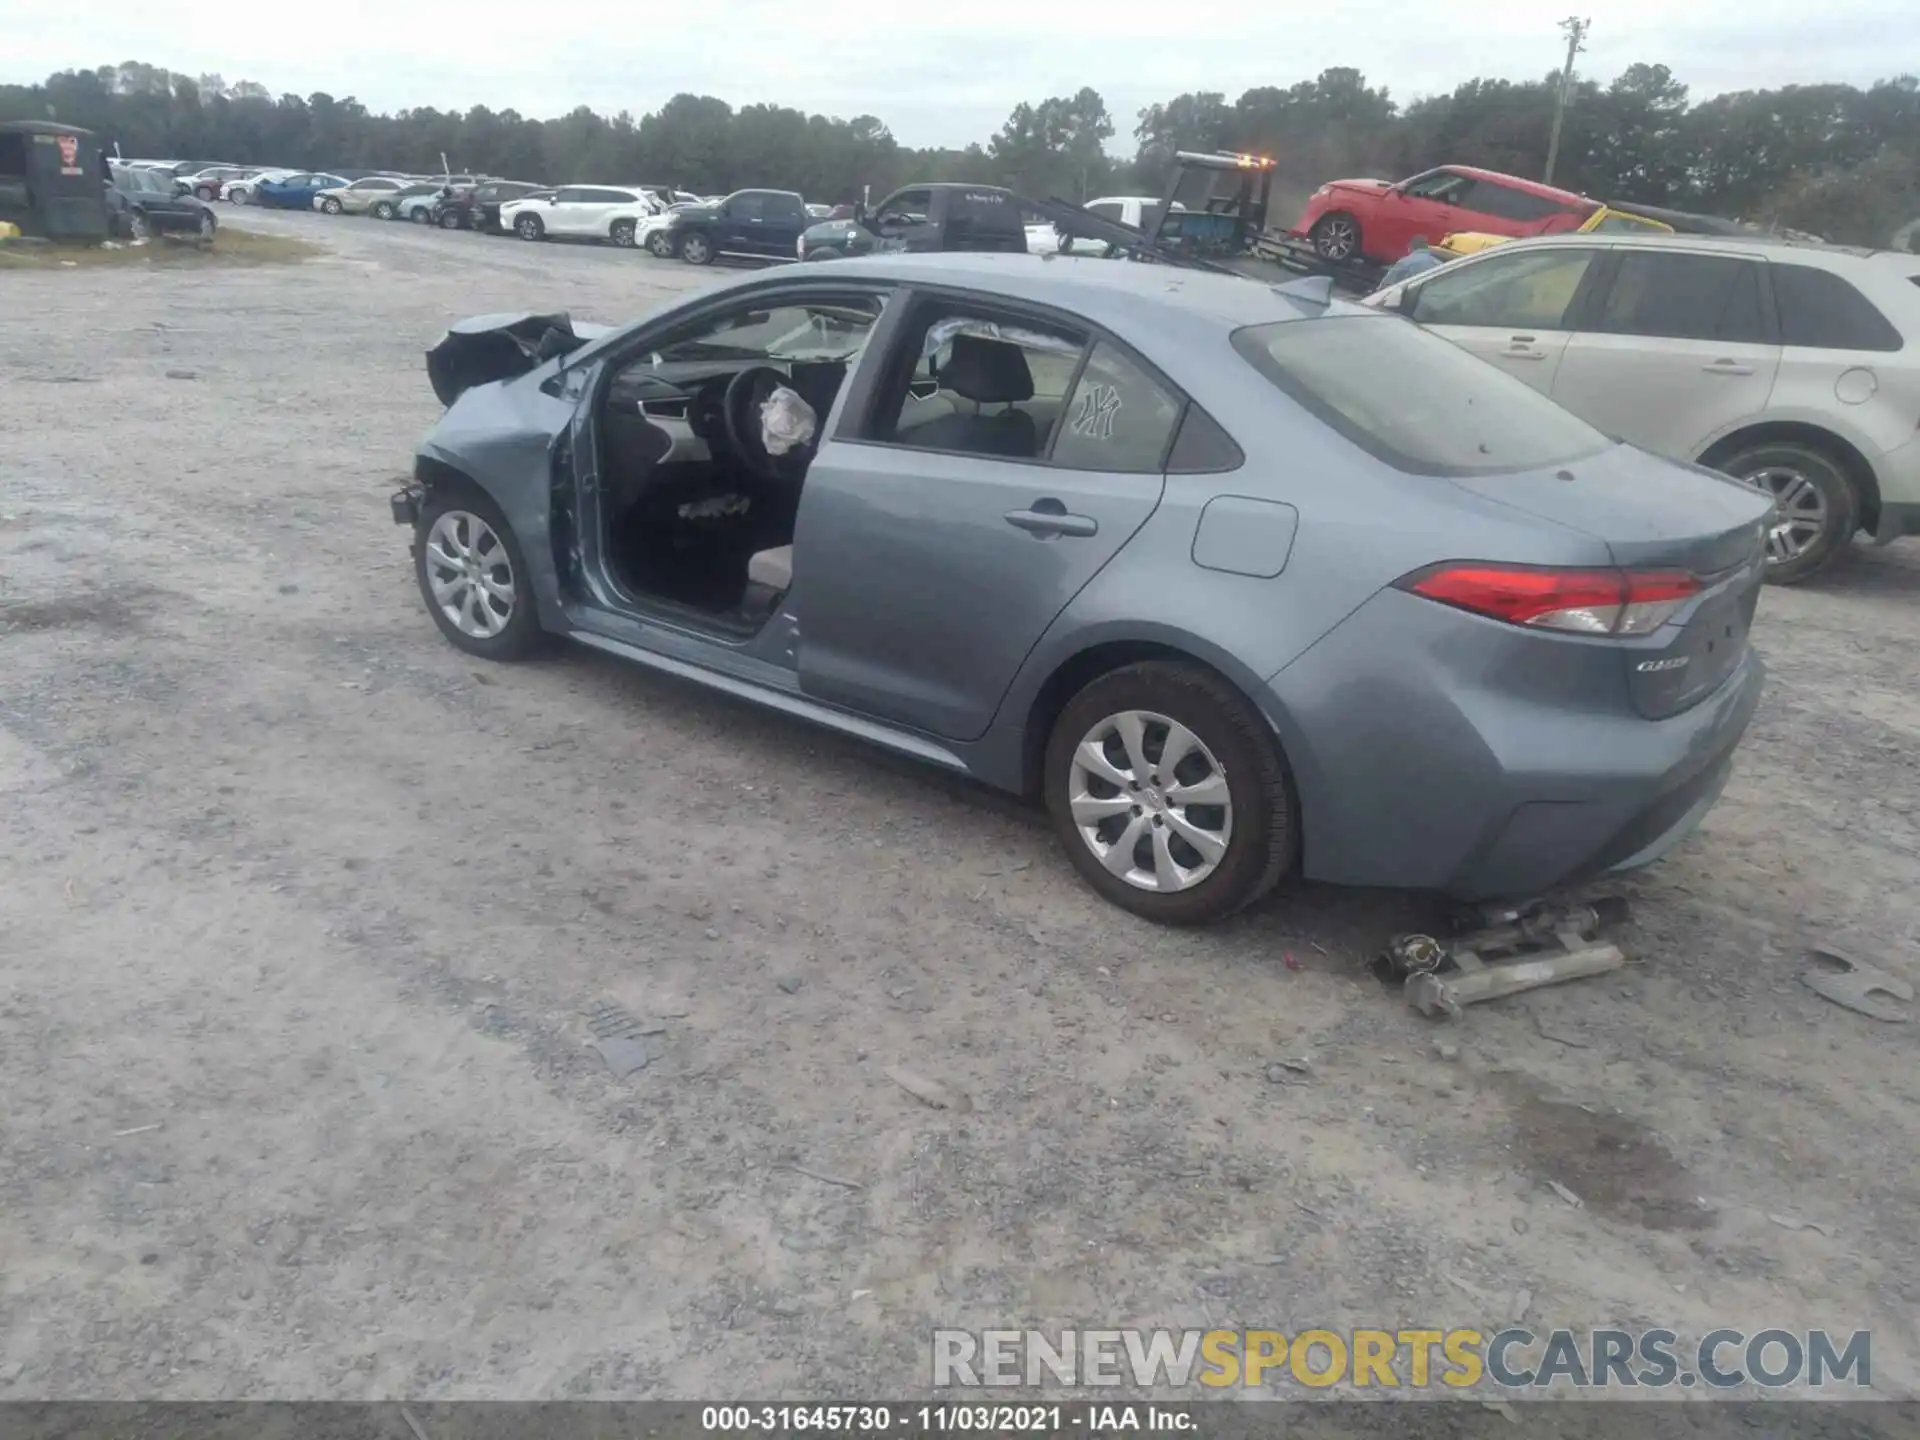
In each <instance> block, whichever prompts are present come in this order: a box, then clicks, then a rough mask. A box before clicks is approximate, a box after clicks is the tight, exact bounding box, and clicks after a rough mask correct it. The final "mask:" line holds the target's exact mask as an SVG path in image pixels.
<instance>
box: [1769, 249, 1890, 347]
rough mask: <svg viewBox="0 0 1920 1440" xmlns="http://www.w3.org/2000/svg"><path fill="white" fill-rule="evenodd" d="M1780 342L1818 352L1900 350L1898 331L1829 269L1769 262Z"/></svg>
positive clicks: (1870, 302) (1856, 291)
mask: <svg viewBox="0 0 1920 1440" xmlns="http://www.w3.org/2000/svg"><path fill="white" fill-rule="evenodd" d="M1772 270H1773V300H1774V304H1775V305H1777V306H1778V307H1779V310H1780V343H1781V344H1783V345H1807V346H1811V347H1813V348H1815V349H1819V350H1898V349H1899V348H1900V345H1901V340H1900V332H1899V331H1898V330H1896V329H1894V328H1893V325H1892V323H1891V322H1890V321H1888V319H1887V317H1886V316H1884V315H1882V314H1881V313H1880V312H1879V311H1878V310H1876V309H1875V308H1874V305H1873V302H1872V301H1871V300H1869V299H1867V297H1866V296H1864V295H1862V294H1861V293H1860V292H1859V291H1858V290H1856V289H1854V288H1853V286H1851V285H1849V284H1848V283H1847V282H1846V281H1845V280H1842V279H1841V278H1840V277H1839V276H1838V275H1835V274H1834V273H1833V272H1832V271H1831V270H1816V269H1814V268H1813V266H1811V265H1787V264H1782V263H1781V262H1779V261H1775V262H1773V266H1772Z"/></svg>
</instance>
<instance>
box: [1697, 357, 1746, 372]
mask: <svg viewBox="0 0 1920 1440" xmlns="http://www.w3.org/2000/svg"><path fill="white" fill-rule="evenodd" d="M1700 369H1701V372H1702V373H1703V374H1707V375H1751V374H1752V373H1753V367H1752V366H1751V365H1740V364H1737V363H1735V362H1734V361H1732V360H1716V361H1714V362H1713V363H1712V364H1711V365H1702V366H1701V367H1700Z"/></svg>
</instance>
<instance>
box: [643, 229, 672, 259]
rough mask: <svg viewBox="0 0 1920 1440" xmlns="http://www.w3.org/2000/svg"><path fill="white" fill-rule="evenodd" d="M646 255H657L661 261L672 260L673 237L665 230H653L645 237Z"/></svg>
mask: <svg viewBox="0 0 1920 1440" xmlns="http://www.w3.org/2000/svg"><path fill="white" fill-rule="evenodd" d="M647 253H648V254H649V255H657V256H659V257H660V258H661V259H662V260H671V259H672V258H673V237H672V236H671V235H669V234H668V233H667V232H666V231H665V230H654V231H652V232H650V233H649V234H648V236H647Z"/></svg>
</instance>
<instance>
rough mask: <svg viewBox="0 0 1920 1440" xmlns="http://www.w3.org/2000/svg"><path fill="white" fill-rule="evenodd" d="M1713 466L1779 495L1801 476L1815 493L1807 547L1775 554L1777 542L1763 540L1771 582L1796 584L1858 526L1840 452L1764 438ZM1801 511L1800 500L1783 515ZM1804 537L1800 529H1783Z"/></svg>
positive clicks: (1836, 554)
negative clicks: (1814, 523) (1816, 510)
mask: <svg viewBox="0 0 1920 1440" xmlns="http://www.w3.org/2000/svg"><path fill="white" fill-rule="evenodd" d="M1714 468H1715V469H1716V470H1720V471H1723V472H1724V473H1726V474H1728V475H1731V476H1733V477H1734V479H1736V480H1744V481H1746V482H1747V483H1748V484H1753V485H1759V486H1761V487H1762V488H1764V489H1766V490H1767V491H1768V492H1769V493H1772V494H1774V495H1775V497H1776V499H1778V498H1779V497H1780V495H1781V493H1782V492H1783V491H1785V490H1787V489H1788V485H1789V481H1790V480H1791V479H1802V480H1805V481H1806V483H1807V484H1808V485H1810V486H1811V487H1812V488H1813V491H1814V492H1815V493H1816V494H1817V495H1818V496H1819V505H1820V510H1821V514H1820V517H1819V529H1818V531H1817V532H1815V533H1813V534H1812V535H1811V537H1810V538H1809V539H1808V540H1807V543H1806V545H1805V548H1803V549H1801V550H1800V552H1799V553H1798V554H1796V555H1793V556H1791V557H1790V558H1783V559H1776V558H1775V555H1776V553H1778V552H1777V550H1776V546H1775V542H1774V541H1773V540H1772V539H1771V538H1770V539H1769V541H1768V545H1767V580H1768V582H1769V583H1771V584H1774V585H1795V584H1798V583H1799V582H1800V581H1802V580H1805V579H1808V578H1809V577H1811V576H1813V575H1816V574H1818V573H1819V572H1820V571H1822V570H1824V569H1826V567H1827V566H1829V565H1831V564H1832V563H1833V562H1834V561H1835V560H1837V559H1839V558H1840V556H1841V555H1842V554H1843V553H1845V551H1846V549H1847V546H1848V544H1849V543H1850V542H1851V541H1852V539H1853V532H1854V531H1856V530H1858V529H1859V528H1860V494H1859V492H1858V491H1857V490H1855V489H1854V486H1853V481H1852V480H1851V479H1849V478H1848V476H1847V469H1846V466H1845V465H1844V464H1843V463H1842V462H1841V460H1840V459H1839V457H1838V456H1837V455H1835V454H1834V453H1833V452H1831V451H1829V450H1825V449H1823V448H1821V447H1820V446H1818V445H1813V444H1807V443H1803V442H1799V441H1784V440H1767V441H1762V442H1761V443H1759V444H1757V445H1749V446H1747V447H1746V448H1745V449H1742V450H1738V451H1736V452H1734V453H1733V454H1732V455H1729V456H1727V457H1726V458H1725V459H1723V460H1720V461H1717V462H1716V463H1715V465H1714ZM1796 512H1799V513H1805V511H1804V508H1803V506H1802V505H1799V504H1790V505H1789V507H1788V509H1787V510H1786V511H1785V512H1783V514H1782V517H1781V518H1782V519H1791V518H1792V516H1793V514H1794V513H1796ZM1786 533H1787V534H1788V535H1789V536H1806V535H1807V533H1808V532H1807V531H1806V530H1805V529H1804V528H1795V529H1791V530H1788V531H1787V532H1786Z"/></svg>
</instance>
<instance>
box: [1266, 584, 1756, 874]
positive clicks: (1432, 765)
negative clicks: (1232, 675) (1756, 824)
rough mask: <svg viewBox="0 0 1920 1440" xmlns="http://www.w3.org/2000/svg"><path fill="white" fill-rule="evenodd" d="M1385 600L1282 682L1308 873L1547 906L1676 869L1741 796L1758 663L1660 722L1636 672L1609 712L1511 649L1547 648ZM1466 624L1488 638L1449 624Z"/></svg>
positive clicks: (1275, 694) (1408, 601) (1280, 725)
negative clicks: (1562, 894)
mask: <svg viewBox="0 0 1920 1440" xmlns="http://www.w3.org/2000/svg"><path fill="white" fill-rule="evenodd" d="M1382 600H1384V601H1385V603H1384V604H1383V603H1382ZM1382 600H1376V601H1375V602H1372V603H1370V604H1369V605H1367V606H1363V607H1362V608H1361V610H1360V611H1359V612H1357V613H1356V614H1355V615H1354V616H1352V617H1350V618H1349V620H1348V621H1347V622H1346V623H1345V624H1344V625H1342V626H1341V627H1340V628H1339V630H1337V631H1336V632H1335V635H1334V636H1330V637H1327V640H1324V641H1323V642H1322V643H1321V644H1320V645H1318V646H1315V647H1314V649H1313V650H1310V651H1309V652H1308V653H1307V654H1306V655H1304V656H1302V657H1301V658H1300V659H1299V660H1298V661H1296V662H1295V663H1294V664H1292V665H1290V666H1288V667H1287V668H1286V669H1285V670H1283V671H1281V672H1280V673H1279V674H1278V675H1276V676H1274V677H1273V678H1272V680H1270V681H1269V682H1268V685H1269V690H1270V692H1271V699H1272V701H1273V704H1274V707H1275V708H1273V709H1271V710H1270V711H1269V714H1270V716H1271V717H1272V718H1273V719H1274V722H1275V728H1276V729H1277V730H1278V731H1279V732H1280V736H1281V740H1282V743H1283V744H1284V745H1285V747H1286V749H1287V754H1288V758H1289V760H1290V761H1291V762H1292V766H1293V771H1294V779H1295V784H1296V786H1297V789H1298V791H1299V797H1300V808H1301V818H1302V824H1303V830H1304V834H1303V851H1302V868H1303V870H1304V872H1305V874H1306V875H1307V876H1308V877H1309V878H1311V879H1316V880H1324V881H1327V882H1330V883H1333V884H1341V885H1365V886H1380V887H1387V888H1393V889H1415V890H1432V891H1438V892H1441V893H1443V894H1445V895H1448V896H1450V897H1452V898H1455V899H1460V900H1475V901H1477V900H1495V899H1510V898H1518V897H1527V896H1534V895H1540V894H1543V893H1545V892H1548V891H1551V890H1553V889H1556V888H1558V887H1561V886H1565V885H1569V884H1576V883H1579V882H1582V881H1585V880H1590V879H1594V878H1596V877H1599V876H1602V875H1608V874H1618V873H1622V872H1624V871H1628V870H1633V869H1637V868H1639V867H1641V866H1644V865H1648V864H1651V863H1653V862H1654V861H1656V860H1658V859H1660V858H1661V857H1662V856H1664V855H1665V854H1667V853H1668V852H1669V851H1671V850H1672V849H1673V848H1674V847H1675V846H1676V845H1678V844H1679V843H1680V842H1681V841H1682V840H1684V839H1685V838H1686V837H1687V836H1688V835H1689V834H1691V833H1692V831H1693V830H1694V829H1695V828H1696V827H1697V826H1698V825H1699V823H1700V821H1701V820H1702V819H1703V818H1704V817H1705V815H1706V813H1707V811H1708V810H1710V809H1711V808H1712V806H1713V804H1714V802H1715V801H1716V800H1717V799H1718V798H1719V796H1720V793H1721V791H1722V790H1723V789H1724V788H1725V786H1726V783H1727V778H1728V776H1729V775H1730V773H1731V771H1732V767H1733V758H1734V751H1735V748H1736V746H1737V745H1738V744H1739V741H1740V738H1741V736H1742V735H1743V734H1744V733H1745V732H1746V728H1747V725H1748V723H1749V722H1750V721H1751V720H1752V718H1753V713H1754V710H1755V708H1756V707H1757V706H1758V704H1759V699H1760V692H1761V688H1762V685H1763V683H1764V678H1765V673H1766V671H1765V666H1764V665H1763V664H1762V663H1761V661H1760V659H1759V657H1758V655H1756V654H1755V653H1754V652H1752V651H1751V650H1750V651H1748V653H1747V655H1746V656H1745V658H1744V659H1743V660H1742V661H1741V664H1740V667H1739V668H1738V669H1737V670H1736V671H1734V673H1733V674H1732V675H1730V676H1728V678H1727V679H1726V680H1725V681H1724V682H1723V683H1722V684H1721V685H1720V687H1719V688H1718V689H1717V690H1715V691H1714V692H1713V693H1712V694H1711V695H1709V696H1708V697H1707V698H1706V699H1705V700H1703V701H1701V702H1700V703H1699V704H1697V705H1695V706H1693V707H1692V708H1691V709H1688V710H1686V711H1684V712H1683V713H1681V714H1679V715H1675V716H1672V717H1669V718H1667V719H1664V720H1647V719H1644V718H1643V717H1641V716H1639V715H1637V714H1635V713H1633V712H1632V711H1631V709H1629V708H1628V707H1627V705H1626V701H1625V679H1624V664H1623V666H1622V678H1621V681H1620V685H1619V688H1618V689H1617V690H1616V691H1614V692H1613V694H1614V696H1615V697H1616V698H1615V701H1614V704H1613V705H1612V706H1611V707H1610V706H1609V705H1608V704H1606V703H1602V701H1601V695H1600V692H1599V691H1598V690H1596V691H1595V692H1594V693H1593V694H1586V695H1583V694H1580V693H1577V691H1575V690H1571V689H1567V688H1566V687H1565V681H1566V679H1567V672H1564V671H1563V672H1562V673H1561V674H1559V675H1558V676H1556V675H1555V673H1554V670H1553V667H1552V666H1550V665H1541V664H1540V663H1539V662H1538V661H1537V660H1536V659H1533V658H1531V657H1529V656H1527V655H1526V653H1525V651H1524V650H1523V649H1521V648H1513V649H1511V650H1509V651H1508V652H1507V653H1502V649H1501V646H1502V645H1503V643H1505V644H1508V645H1511V646H1514V647H1521V646H1525V645H1527V644H1529V643H1533V640H1534V637H1530V636H1524V635H1517V636H1514V637H1511V638H1509V637H1507V636H1506V635H1505V634H1504V632H1503V631H1500V630H1495V629H1493V628H1492V626H1491V622H1488V623H1486V624H1484V625H1483V624H1482V623H1481V622H1477V621H1465V620H1463V618H1462V617H1459V616H1457V615H1455V614H1452V613H1449V612H1447V611H1445V610H1444V608H1443V607H1438V606H1428V605H1427V604H1426V602H1424V601H1419V600H1416V599H1413V598H1412V597H1403V596H1398V595H1394V596H1387V597H1382ZM1428 611H1432V612H1435V613H1431V614H1429V613H1427V612H1428ZM1463 623H1465V624H1471V625H1474V626H1476V627H1477V628H1479V629H1480V630H1481V631H1482V632H1483V633H1482V634H1481V635H1479V636H1475V637H1465V636H1463V635H1462V634H1461V633H1460V632H1459V631H1458V629H1457V628H1451V629H1450V627H1458V626H1460V625H1461V624H1463ZM1350 632H1351V633H1350ZM1335 639H1338V640H1339V641H1341V643H1340V644H1338V645H1334V644H1331V643H1329V642H1331V641H1333V640H1335ZM1516 665H1525V666H1526V667H1527V668H1526V670H1525V671H1524V672H1521V671H1518V670H1516V669H1515V668H1514V667H1515V666H1516ZM1523 675H1524V678H1522V677H1523ZM1535 676H1538V677H1540V678H1539V679H1538V680H1535V679H1534V678H1533V677H1535ZM1530 685H1537V686H1538V690H1537V693H1529V688H1528V687H1529V686H1530ZM1555 687H1560V688H1561V689H1562V690H1563V691H1564V692H1565V693H1556V690H1555Z"/></svg>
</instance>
